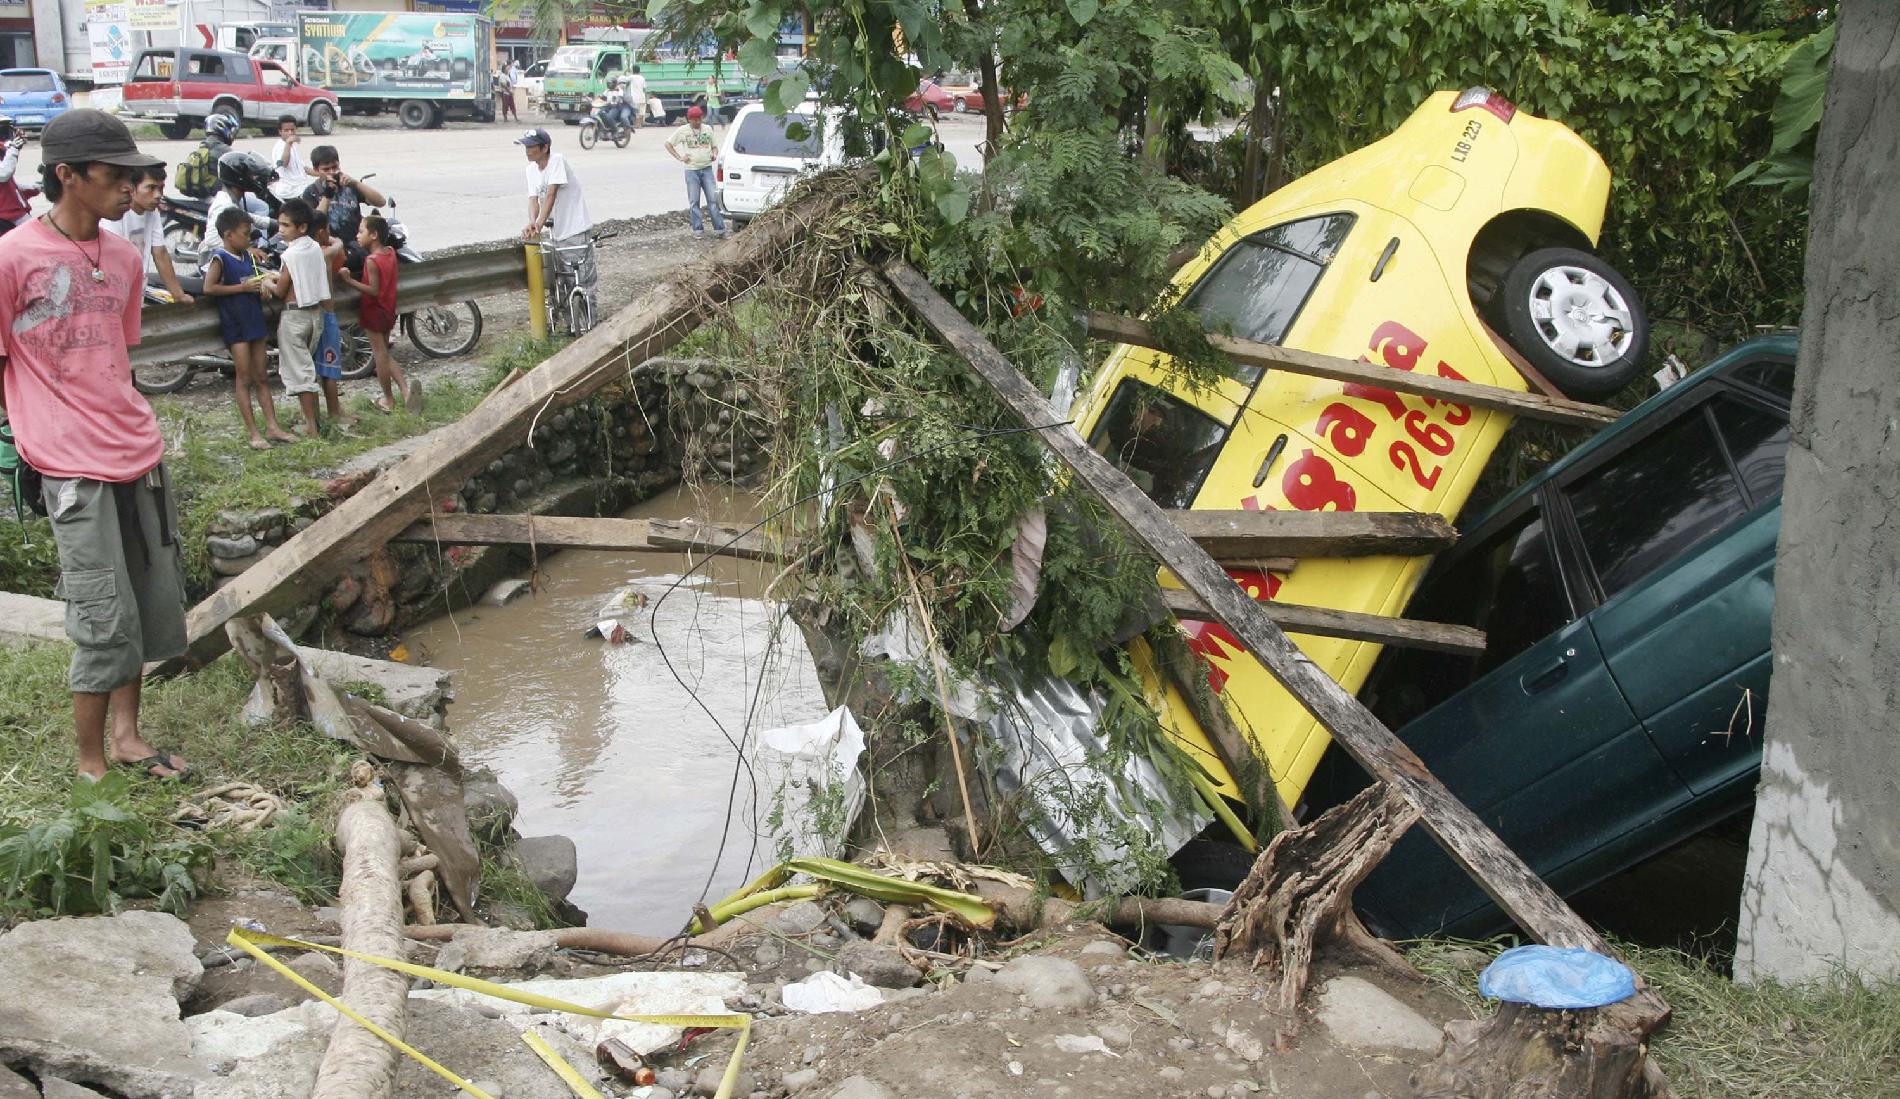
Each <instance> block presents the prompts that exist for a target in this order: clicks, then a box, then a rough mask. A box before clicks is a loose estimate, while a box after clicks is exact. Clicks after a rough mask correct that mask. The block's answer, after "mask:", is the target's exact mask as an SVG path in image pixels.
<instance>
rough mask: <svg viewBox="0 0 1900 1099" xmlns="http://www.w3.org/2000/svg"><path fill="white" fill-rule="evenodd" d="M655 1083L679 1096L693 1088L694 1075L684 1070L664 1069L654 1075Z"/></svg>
mask: <svg viewBox="0 0 1900 1099" xmlns="http://www.w3.org/2000/svg"><path fill="white" fill-rule="evenodd" d="M653 1082H654V1083H655V1084H658V1085H659V1086H660V1087H663V1088H665V1089H666V1090H668V1091H670V1092H672V1093H673V1094H675V1095H678V1094H679V1093H680V1092H682V1091H685V1090H686V1089H687V1088H690V1087H692V1086H693V1074H692V1073H690V1072H687V1071H686V1070H685V1069H683V1068H663V1069H661V1070H660V1071H658V1072H656V1073H654V1074H653Z"/></svg>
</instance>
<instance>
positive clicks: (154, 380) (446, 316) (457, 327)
mask: <svg viewBox="0 0 1900 1099" xmlns="http://www.w3.org/2000/svg"><path fill="white" fill-rule="evenodd" d="M365 178H368V177H365ZM185 201H190V200H185ZM388 205H389V209H388V210H378V211H376V212H377V213H380V214H381V215H382V217H383V219H384V220H385V221H387V222H388V223H389V229H390V237H391V246H392V247H393V248H394V249H395V251H396V262H397V263H398V264H412V263H421V262H422V254H421V253H420V252H418V251H416V249H415V247H414V246H413V245H411V244H410V242H409V234H408V231H407V230H406V229H405V228H404V227H403V224H402V222H401V221H400V220H399V219H398V218H397V217H396V216H395V213H394V210H395V205H396V203H395V200H394V199H391V200H390V201H389V203H388ZM161 208H162V207H161ZM181 215H183V216H188V214H187V213H185V212H183V211H181ZM198 216H199V219H200V224H202V220H203V212H202V211H200V212H199V215H198ZM256 220H257V221H258V223H259V231H260V232H263V231H264V229H263V223H264V221H265V219H264V218H263V217H262V216H258V217H256ZM167 235H168V237H169V233H168V234H167ZM282 251H283V242H282V240H281V239H279V238H278V236H277V234H276V223H275V222H271V223H270V227H269V233H268V236H266V237H265V238H264V240H263V242H262V244H261V246H260V247H259V252H260V253H261V254H262V257H263V260H264V268H265V269H266V270H274V269H276V267H277V266H278V256H279V255H280V254H281V253H282ZM191 256H192V258H193V261H194V262H195V261H196V260H197V258H198V256H199V253H198V252H197V251H196V250H195V249H194V250H193V251H192V252H191ZM178 258H179V257H178V254H177V253H176V252H174V253H173V260H174V263H176V262H177V260H178ZM180 281H181V285H182V286H183V287H184V289H185V291H186V292H187V293H189V294H192V295H193V296H198V295H199V294H200V293H201V290H202V287H203V285H204V283H203V280H202V277H197V278H189V277H185V276H183V275H182V274H181V277H180ZM397 286H398V291H397V292H398V294H399V295H400V293H401V290H400V287H401V282H400V280H399V281H398V283H397ZM146 300H147V301H148V302H168V301H169V300H170V295H168V294H164V293H163V292H162V291H154V289H153V288H150V287H148V288H147V290H146ZM338 320H339V321H341V322H342V323H341V328H342V331H343V378H344V380H345V381H351V380H355V379H359V378H367V377H369V376H370V375H372V374H374V373H375V372H376V357H375V352H374V349H373V347H372V345H371V343H370V339H369V333H368V332H365V331H364V330H363V329H362V328H361V327H360V326H359V325H358V324H357V323H356V321H355V320H353V319H352V320H344V319H343V318H342V317H341V316H339V317H338ZM397 325H398V327H399V328H401V329H402V331H403V333H404V334H405V335H407V336H408V337H409V342H410V343H413V344H415V345H416V347H417V349H419V350H420V351H421V352H422V353H423V354H425V355H427V356H429V357H430V358H433V359H453V358H459V357H461V356H463V355H466V354H468V353H469V352H470V351H472V350H474V349H475V345H476V344H477V343H478V342H480V340H481V338H482V311H481V307H480V306H478V305H477V304H475V302H473V301H459V302H455V303H453V304H450V305H434V304H430V305H424V306H420V307H418V308H415V309H409V310H405V311H403V312H402V313H400V314H399V315H398V317H397ZM275 344H276V338H275V333H274V332H273V333H272V335H271V339H270V344H269V351H268V356H269V357H268V364H269V367H268V368H269V369H270V370H273V371H274V370H275V369H276V364H277V348H276V346H275ZM214 370H215V371H217V372H219V373H222V374H223V375H225V376H226V377H232V376H234V375H235V374H236V369H235V367H234V366H233V365H232V363H231V357H230V355H229V354H204V355H191V356H187V357H186V358H184V359H179V360H175V361H172V362H164V363H152V364H149V365H146V366H139V367H134V368H133V370H132V385H133V387H134V388H136V389H137V390H138V391H139V392H140V393H146V394H152V395H156V394H161V393H176V392H177V391H178V390H180V389H183V388H184V387H185V386H187V385H189V384H191V379H192V378H194V377H196V376H197V375H198V374H199V373H201V372H208V371H214Z"/></svg>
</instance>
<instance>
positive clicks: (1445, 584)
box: [1365, 507, 1571, 729]
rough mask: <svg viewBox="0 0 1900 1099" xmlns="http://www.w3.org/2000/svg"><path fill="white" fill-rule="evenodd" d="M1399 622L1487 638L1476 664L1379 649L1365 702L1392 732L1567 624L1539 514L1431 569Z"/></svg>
mask: <svg viewBox="0 0 1900 1099" xmlns="http://www.w3.org/2000/svg"><path fill="white" fill-rule="evenodd" d="M1405 616H1406V617H1407V618H1415V619H1419V620H1422V621H1429V622H1449V623H1453V624H1456V625H1461V626H1476V627H1478V628H1480V629H1482V630H1484V631H1485V646H1484V653H1483V655H1481V656H1479V657H1477V658H1475V659H1474V658H1472V657H1468V656H1458V655H1455V654H1452V653H1440V652H1430V651H1427V650H1425V649H1399V648H1388V649H1387V650H1385V653H1384V654H1383V655H1382V657H1381V659H1380V662H1379V667H1378V669H1377V670H1376V671H1375V672H1374V673H1373V676H1372V679H1371V682H1370V684H1369V686H1368V689H1367V691H1366V696H1365V697H1366V704H1367V705H1368V706H1370V707H1371V708H1372V711H1373V712H1374V713H1375V714H1378V715H1379V717H1380V718H1381V719H1382V720H1384V721H1385V723H1386V724H1387V725H1388V726H1390V727H1392V728H1394V729H1397V728H1399V727H1400V726H1402V725H1404V724H1405V723H1407V722H1409V721H1411V720H1412V719H1413V718H1415V717H1418V716H1419V715H1420V714H1423V713H1424V712H1425V711H1427V710H1429V709H1431V708H1432V707H1434V706H1436V705H1438V704H1439V703H1441V702H1443V701H1445V700H1446V699H1448V698H1450V697H1451V696H1452V695H1454V694H1457V693H1458V692H1459V691H1461V690H1463V689H1464V688H1465V687H1466V686H1468V685H1470V683H1471V682H1472V681H1473V680H1475V679H1477V678H1478V677H1479V676H1481V675H1484V674H1485V673H1486V672H1488V671H1490V670H1491V669H1492V668H1495V667H1497V666H1498V665H1500V664H1502V663H1504V662H1505V661H1507V660H1509V659H1511V658H1512V657H1514V656H1516V655H1517V654H1518V653H1521V652H1523V651H1524V650H1525V649H1527V648H1529V647H1530V646H1532V645H1533V644H1535V643H1537V642H1538V641H1541V640H1543V639H1544V638H1545V637H1547V636H1549V635H1550V634H1551V632H1552V631H1554V630H1556V629H1558V628H1559V627H1561V626H1563V625H1564V624H1566V623H1567V622H1569V621H1570V617H1571V616H1570V602H1569V600H1568V598H1567V597H1566V596H1565V595H1564V585H1563V578H1562V576H1561V575H1559V573H1558V570H1557V561H1556V558H1555V556H1554V554H1553V552H1552V550H1551V544H1550V535H1549V532H1548V531H1547V529H1546V528H1545V526H1544V520H1543V516H1542V513H1541V512H1540V511H1538V509H1536V508H1534V507H1533V508H1530V509H1529V510H1527V511H1526V512H1525V513H1524V514H1523V515H1521V516H1519V517H1518V518H1517V519H1515V520H1513V521H1512V522H1510V523H1508V524H1506V525H1505V526H1504V527H1503V528H1502V529H1500V530H1497V531H1494V532H1492V533H1491V534H1489V535H1486V536H1485V537H1484V539H1483V540H1482V541H1480V542H1478V543H1476V544H1475V545H1472V546H1471V547H1469V548H1465V549H1461V550H1460V551H1459V552H1458V554H1457V555H1456V556H1455V557H1452V558H1449V559H1447V560H1446V562H1445V563H1444V566H1443V567H1442V568H1435V569H1433V570H1432V571H1431V572H1430V573H1429V574H1427V576H1426V577H1425V581H1424V583H1422V584H1421V585H1420V586H1419V589H1418V593H1417V594H1416V595H1414V596H1413V597H1412V601H1411V603H1409V604H1408V605H1407V607H1406V610H1405Z"/></svg>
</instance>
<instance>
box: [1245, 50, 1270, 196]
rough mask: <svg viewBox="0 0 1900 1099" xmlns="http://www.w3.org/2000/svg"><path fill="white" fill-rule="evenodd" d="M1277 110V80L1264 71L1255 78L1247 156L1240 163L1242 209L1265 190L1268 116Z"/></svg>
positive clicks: (1248, 128) (1249, 119)
mask: <svg viewBox="0 0 1900 1099" xmlns="http://www.w3.org/2000/svg"><path fill="white" fill-rule="evenodd" d="M1274 113H1275V112H1274V110H1273V81H1272V80H1270V79H1268V78H1267V74H1266V73H1264V72H1263V73H1261V74H1259V75H1258V76H1256V77H1255V78H1254V90H1253V112H1252V113H1251V114H1250V115H1249V116H1248V119H1247V155H1246V156H1245V157H1243V158H1242V160H1241V166H1240V202H1239V206H1240V207H1241V209H1246V208H1247V207H1249V206H1252V205H1253V204H1254V203H1256V202H1259V201H1260V198H1261V196H1262V195H1263V194H1264V193H1265V192H1263V191H1262V190H1261V188H1260V175H1261V172H1262V170H1263V169H1262V166H1261V161H1262V159H1263V157H1262V146H1264V145H1265V144H1266V140H1267V135H1266V133H1265V128H1266V126H1267V125H1268V117H1269V115H1272V114H1274Z"/></svg>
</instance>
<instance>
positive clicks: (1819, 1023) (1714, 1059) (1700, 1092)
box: [1406, 940, 1900, 1099]
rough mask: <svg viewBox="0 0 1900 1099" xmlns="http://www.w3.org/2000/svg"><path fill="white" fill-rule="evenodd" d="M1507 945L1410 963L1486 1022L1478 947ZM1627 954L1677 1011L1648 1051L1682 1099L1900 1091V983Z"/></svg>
mask: <svg viewBox="0 0 1900 1099" xmlns="http://www.w3.org/2000/svg"><path fill="white" fill-rule="evenodd" d="M1508 945H1514V944H1510V943H1495V942H1493V943H1469V942H1457V941H1444V940H1431V941H1425V942H1420V943H1415V944H1412V945H1411V946H1410V947H1409V948H1408V950H1407V952H1406V956H1407V957H1408V958H1409V959H1410V960H1411V962H1412V964H1413V965H1414V966H1416V967H1418V969H1419V970H1420V971H1421V972H1422V973H1424V974H1425V975H1426V977H1427V978H1429V979H1430V980H1431V981H1433V982H1434V983H1436V984H1439V985H1441V986H1443V987H1444V988H1446V989H1448V990H1449V991H1451V992H1452V993H1453V994H1454V995H1456V996H1457V997H1458V998H1459V999H1461V1000H1463V1001H1464V1003H1465V1005H1466V1006H1467V1007H1468V1008H1469V1009H1470V1010H1471V1014H1472V1017H1473V1018H1483V1017H1485V1016H1487V1015H1489V1014H1490V1013H1491V1010H1492V1005H1491V1004H1490V1003H1489V1002H1488V1001H1486V1000H1484V999H1483V998H1481V997H1480V996H1479V995H1478V975H1477V972H1476V970H1474V969H1473V968H1472V967H1471V966H1470V965H1469V964H1468V962H1469V961H1470V960H1471V954H1470V952H1471V951H1474V950H1476V951H1480V952H1482V953H1483V954H1484V955H1485V956H1486V957H1487V958H1488V957H1489V956H1490V955H1493V954H1496V953H1497V952H1498V951H1499V950H1501V949H1503V948H1504V947H1505V946H1508ZM1619 949H1621V950H1622V951H1623V953H1624V956H1625V957H1626V958H1627V959H1628V960H1629V962H1630V964H1631V965H1633V966H1634V967H1635V968H1636V971H1637V972H1638V973H1641V974H1642V975H1643V979H1644V980H1645V981H1647V982H1648V983H1649V984H1650V985H1651V986H1653V987H1654V988H1655V989H1656V991H1657V992H1658V993H1659V994H1661V996H1662V998H1663V999H1665V1000H1667V1001H1668V1002H1669V1006H1670V1007H1671V1008H1673V1009H1674V1011H1675V1014H1674V1015H1673V1016H1672V1017H1671V1019H1670V1021H1669V1025H1668V1026H1667V1027H1665V1028H1664V1029H1663V1030H1662V1032H1661V1033H1659V1034H1658V1035H1657V1036H1656V1038H1655V1039H1654V1041H1653V1042H1652V1043H1651V1046H1650V1048H1651V1050H1652V1051H1653V1052H1654V1053H1655V1055H1656V1057H1657V1060H1658V1061H1659V1063H1660V1064H1661V1065H1662V1068H1663V1070H1664V1071H1665V1072H1666V1073H1668V1075H1669V1082H1670V1084H1671V1085H1673V1086H1674V1087H1675V1089H1676V1093H1677V1094H1678V1095H1681V1096H1682V1097H1683V1099H1729V1097H1731V1096H1743V1095H1747V1096H1763V1097H1768V1096H1772V1097H1774V1099H1847V1097H1849V1096H1853V1097H1855V1099H1863V1097H1881V1096H1887V1097H1892V1096H1900V981H1879V982H1866V981H1862V980H1860V979H1858V978H1855V977H1851V976H1848V975H1846V974H1836V975H1835V976H1833V977H1830V978H1828V979H1826V980H1822V981H1816V982H1813V983H1811V984H1805V985H1783V984H1778V983H1774V982H1767V983H1763V984H1756V985H1739V984H1736V983H1735V982H1733V981H1731V980H1729V978H1728V976H1727V974H1725V973H1723V972H1722V971H1721V970H1718V969H1716V968H1714V967H1713V966H1711V965H1710V964H1709V963H1708V962H1706V961H1703V960H1702V959H1700V958H1696V957H1694V956H1692V955H1689V954H1684V953H1682V952H1681V951H1678V950H1669V949H1662V948H1655V947H1639V946H1629V945H1625V944H1619Z"/></svg>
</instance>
